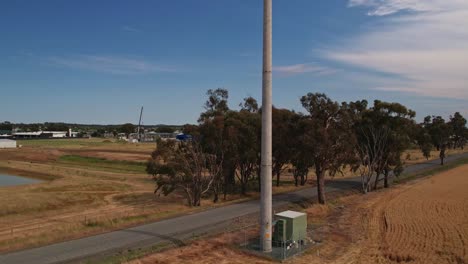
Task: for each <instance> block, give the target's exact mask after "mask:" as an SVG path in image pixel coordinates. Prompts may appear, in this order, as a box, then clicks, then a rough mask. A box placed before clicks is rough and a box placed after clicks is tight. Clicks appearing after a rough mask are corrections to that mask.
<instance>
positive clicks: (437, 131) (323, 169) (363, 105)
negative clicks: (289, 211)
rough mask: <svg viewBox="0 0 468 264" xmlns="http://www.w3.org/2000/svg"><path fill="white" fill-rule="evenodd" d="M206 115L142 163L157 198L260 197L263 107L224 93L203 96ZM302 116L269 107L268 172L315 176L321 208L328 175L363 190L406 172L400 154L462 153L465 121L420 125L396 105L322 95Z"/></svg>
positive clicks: (298, 179) (307, 99) (304, 101)
mask: <svg viewBox="0 0 468 264" xmlns="http://www.w3.org/2000/svg"><path fill="white" fill-rule="evenodd" d="M207 96H208V98H207V101H206V102H205V105H204V108H205V111H204V112H202V113H201V114H200V118H199V119H198V124H197V125H185V126H184V129H183V132H184V133H186V134H190V135H192V138H193V140H192V141H190V142H175V141H163V140H159V141H158V142H157V149H156V150H155V151H154V152H153V153H152V155H151V159H150V160H149V162H148V164H147V172H148V173H149V174H150V175H152V177H153V179H154V181H155V182H156V190H155V193H157V194H163V195H168V194H170V193H172V192H174V191H180V192H183V193H184V194H185V197H186V199H187V201H188V204H189V205H190V206H199V205H200V202H201V199H202V198H203V197H211V198H212V199H213V201H214V202H218V201H219V200H220V199H226V196H227V195H228V194H232V193H240V194H243V195H245V194H247V192H248V191H252V190H255V191H260V168H261V166H260V160H261V159H260V137H261V107H260V106H259V105H258V102H257V101H256V100H255V99H254V98H252V97H247V98H245V99H244V101H243V102H242V103H240V104H239V107H240V110H234V109H230V108H229V107H228V98H229V93H228V91H227V90H226V89H216V90H208V92H207ZM300 103H301V105H302V107H303V108H304V110H305V113H300V112H296V111H293V110H288V109H280V108H276V107H273V168H272V170H273V171H272V172H273V175H274V178H275V184H276V185H277V186H279V185H280V184H281V175H283V174H284V172H285V171H286V170H289V171H290V172H291V173H292V175H293V178H294V184H295V185H296V186H299V185H305V184H306V182H307V180H308V175H309V172H310V171H312V170H313V171H314V172H315V177H316V181H317V192H318V201H319V203H322V204H323V203H325V202H326V196H325V184H326V183H325V180H326V176H327V175H329V176H335V175H337V174H340V173H343V171H344V170H351V171H352V172H354V173H356V174H357V175H359V176H360V177H361V183H362V191H363V192H364V193H367V192H369V191H371V190H375V189H377V187H378V185H379V183H380V182H382V181H383V186H384V187H385V188H386V187H388V186H389V178H390V177H391V176H392V175H394V176H399V175H400V174H401V173H402V172H403V170H404V162H403V161H402V154H403V153H404V151H405V150H407V149H408V148H410V147H412V146H418V147H419V149H420V150H421V151H422V153H423V154H424V156H425V157H426V158H429V157H430V151H431V150H432V149H433V148H435V149H437V150H438V151H439V157H440V160H441V164H443V163H444V159H445V153H446V150H447V149H448V148H463V147H464V146H465V144H466V141H467V139H468V129H467V128H466V119H465V118H464V117H463V116H462V115H461V114H460V113H458V112H457V113H455V114H454V115H453V116H451V117H450V120H448V121H445V120H444V119H443V118H442V117H441V116H428V117H426V118H425V119H424V122H422V123H420V124H418V123H416V121H415V120H414V118H415V115H416V113H415V112H414V111H413V110H411V109H408V108H407V107H405V106H404V105H402V104H399V103H389V102H383V101H379V100H375V101H374V102H373V105H369V102H367V101H366V100H359V101H355V102H342V103H338V102H336V101H333V100H332V99H331V98H329V97H328V96H327V95H325V94H323V93H308V94H306V95H304V96H302V97H301V98H300Z"/></svg>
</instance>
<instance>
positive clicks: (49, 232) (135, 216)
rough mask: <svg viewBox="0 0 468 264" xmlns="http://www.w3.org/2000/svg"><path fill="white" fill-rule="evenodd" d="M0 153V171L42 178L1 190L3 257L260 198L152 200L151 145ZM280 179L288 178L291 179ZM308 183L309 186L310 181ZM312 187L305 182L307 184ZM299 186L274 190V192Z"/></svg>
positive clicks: (68, 145) (76, 143)
mask: <svg viewBox="0 0 468 264" xmlns="http://www.w3.org/2000/svg"><path fill="white" fill-rule="evenodd" d="M18 144H20V145H22V147H21V148H18V149H2V150H0V172H3V173H6V174H11V175H21V176H27V177H33V178H39V179H43V180H44V182H42V183H39V184H32V185H24V186H12V187H0V201H1V203H0V253H2V252H7V251H14V250H19V249H22V248H28V247H34V246H39V245H44V244H48V243H52V242H57V241H63V240H68V239H73V238H78V237H82V236H86V235H92V234H96V233H101V232H106V231H110V230H115V229H118V228H122V227H126V226H132V225H135V224H140V223H145V222H150V221H154V220H157V219H162V218H166V217H170V216H174V215H177V214H181V213H188V212H191V211H194V210H204V209H207V208H210V207H215V206H223V205H226V204H229V203H233V202H239V201H242V200H246V199H252V198H255V197H256V196H258V194H257V193H251V194H249V195H248V196H247V197H241V196H239V195H231V196H229V197H227V200H226V201H224V200H222V201H221V202H220V203H217V204H213V203H212V201H211V200H210V199H204V200H203V201H202V207H201V208H190V207H187V206H186V205H185V201H184V199H183V196H182V195H180V194H177V193H176V194H172V195H170V196H168V197H163V196H161V197H156V196H155V195H154V194H153V191H154V187H155V186H154V183H153V181H152V180H151V178H150V177H149V176H148V175H147V174H146V173H145V164H144V162H145V161H146V160H147V159H148V158H149V156H150V153H151V152H152V151H153V150H154V148H155V144H153V143H147V144H146V143H145V144H130V143H124V142H117V141H109V140H104V139H74V140H26V141H19V142H18ZM285 181H292V180H291V179H289V178H288V177H286V178H285ZM312 183H313V182H312ZM309 186H310V185H309ZM293 189H296V188H295V187H294V186H293V185H291V184H288V185H283V186H281V187H279V188H277V187H275V190H274V192H276V193H278V192H285V191H291V190H293Z"/></svg>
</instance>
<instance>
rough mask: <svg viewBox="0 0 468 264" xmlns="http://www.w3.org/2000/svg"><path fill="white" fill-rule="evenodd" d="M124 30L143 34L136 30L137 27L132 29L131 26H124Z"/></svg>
mask: <svg viewBox="0 0 468 264" xmlns="http://www.w3.org/2000/svg"><path fill="white" fill-rule="evenodd" d="M122 30H123V31H128V32H141V30H140V29H138V28H135V27H131V26H123V27H122Z"/></svg>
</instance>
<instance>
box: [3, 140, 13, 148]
mask: <svg viewBox="0 0 468 264" xmlns="http://www.w3.org/2000/svg"><path fill="white" fill-rule="evenodd" d="M5 148H16V140H11V139H0V149H5Z"/></svg>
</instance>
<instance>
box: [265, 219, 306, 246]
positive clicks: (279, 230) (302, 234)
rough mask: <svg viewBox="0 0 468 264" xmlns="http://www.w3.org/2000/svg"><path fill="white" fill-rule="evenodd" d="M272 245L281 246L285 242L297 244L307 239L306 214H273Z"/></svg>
mask: <svg viewBox="0 0 468 264" xmlns="http://www.w3.org/2000/svg"><path fill="white" fill-rule="evenodd" d="M275 219H276V221H275V222H274V231H273V243H274V244H275V245H281V244H283V243H285V242H287V241H291V242H292V241H294V242H299V241H303V240H305V239H306V237H307V214H304V213H300V212H295V211H284V212H281V213H278V214H275Z"/></svg>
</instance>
